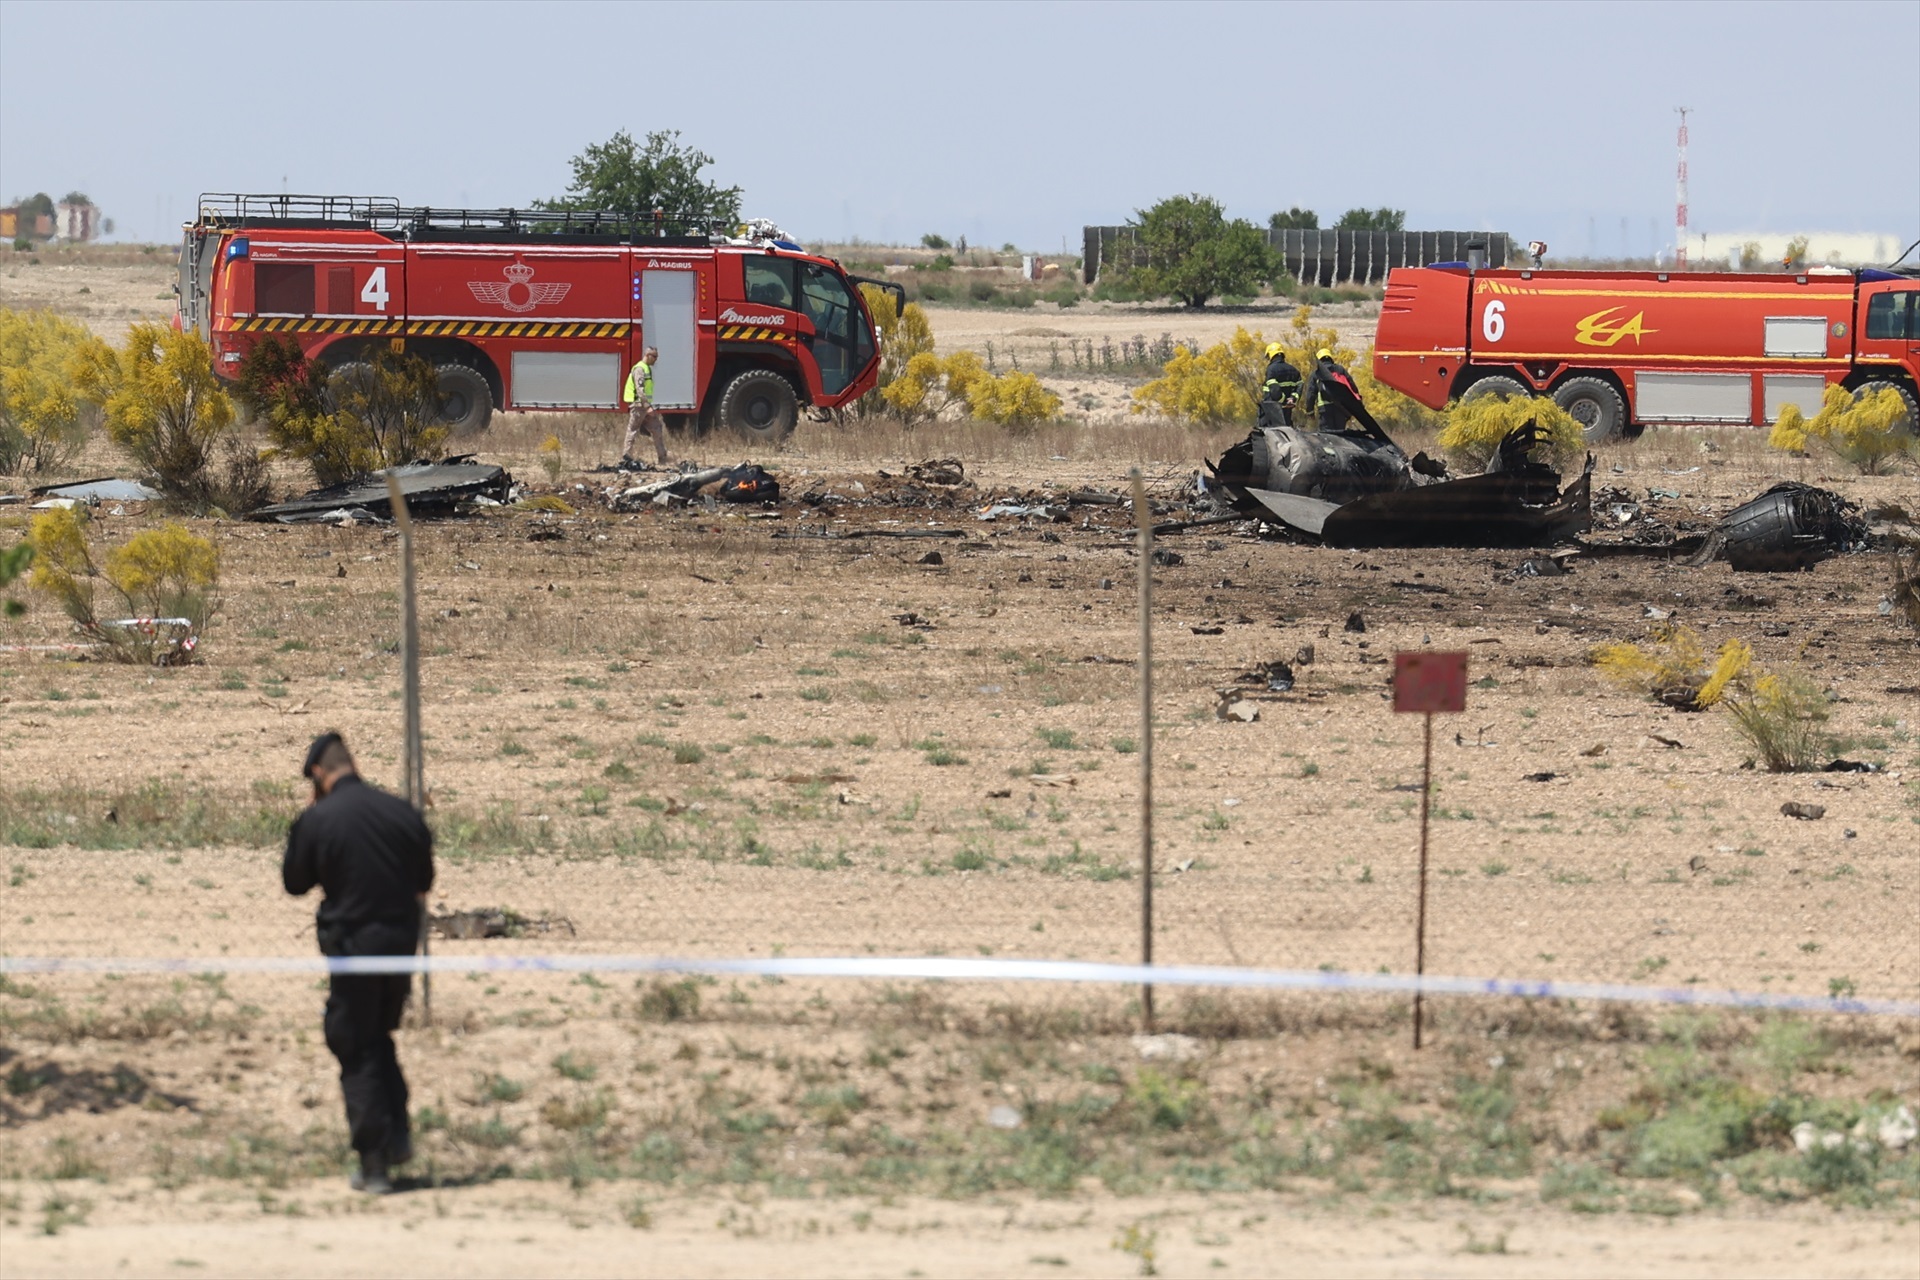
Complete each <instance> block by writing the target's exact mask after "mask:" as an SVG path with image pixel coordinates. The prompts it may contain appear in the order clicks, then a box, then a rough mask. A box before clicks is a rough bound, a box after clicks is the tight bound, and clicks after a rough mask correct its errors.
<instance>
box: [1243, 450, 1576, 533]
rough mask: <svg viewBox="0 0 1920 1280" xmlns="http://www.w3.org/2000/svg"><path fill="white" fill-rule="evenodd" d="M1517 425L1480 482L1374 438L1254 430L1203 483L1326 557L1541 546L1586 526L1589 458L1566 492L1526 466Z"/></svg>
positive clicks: (1542, 471) (1538, 467)
mask: <svg viewBox="0 0 1920 1280" xmlns="http://www.w3.org/2000/svg"><path fill="white" fill-rule="evenodd" d="M1540 442H1541V437H1540V431H1539V428H1538V427H1537V426H1536V424H1534V423H1532V422H1528V423H1526V424H1525V425H1523V426H1521V427H1520V428H1518V429H1517V430H1515V431H1513V432H1512V433H1511V434H1509V435H1508V436H1507V438H1506V439H1504V440H1502V441H1501V443H1500V449H1499V452H1498V453H1497V454H1496V455H1495V456H1494V459H1493V461H1492V462H1491V463H1490V464H1489V465H1488V468H1487V470H1486V472H1485V473H1484V474H1482V475H1477V476H1466V477H1462V478H1458V479H1454V478H1451V477H1449V476H1448V475H1447V472H1446V468H1445V466H1444V465H1443V464H1441V463H1438V462H1435V461H1433V460H1432V459H1430V458H1428V457H1427V455H1425V454H1424V453H1423V454H1418V455H1416V456H1414V457H1412V458H1409V457H1408V456H1407V454H1406V452H1405V451H1404V450H1402V449H1401V448H1400V447H1399V446H1398V445H1396V444H1395V443H1393V441H1391V440H1389V439H1387V437H1386V434H1385V432H1382V431H1379V430H1378V428H1377V425H1376V426H1375V430H1374V431H1372V432H1368V433H1359V432H1329V431H1306V430H1302V429H1300V428H1298V427H1294V426H1272V425H1266V426H1260V427H1257V428H1255V429H1254V431H1253V433H1252V434H1251V435H1249V436H1248V437H1247V439H1246V440H1245V441H1243V442H1241V443H1240V444H1238V445H1236V446H1234V447H1233V448H1232V449H1229V450H1228V451H1227V453H1226V454H1225V455H1224V456H1223V457H1222V458H1221V460H1220V463H1219V464H1218V465H1217V466H1215V465H1213V464H1211V463H1210V464H1209V470H1210V471H1211V472H1212V474H1213V478H1214V481H1215V482H1216V483H1217V484H1218V485H1219V486H1220V488H1221V489H1222V490H1224V492H1225V494H1226V496H1227V498H1228V500H1229V501H1230V502H1231V503H1232V505H1233V506H1234V508H1235V509H1236V510H1237V511H1239V512H1241V513H1242V514H1244V515H1250V516H1255V517H1257V518H1259V519H1261V520H1265V521H1267V522H1268V523H1270V524H1279V525H1282V526H1284V527H1286V528H1288V529H1291V530H1293V531H1294V532H1295V533H1298V534H1302V535H1305V536H1307V537H1309V538H1315V539H1318V540H1319V541H1321V542H1324V543H1325V544H1326V545H1328V546H1333V547H1540V546H1551V545H1552V544H1553V543H1555V542H1561V541H1565V540H1567V539H1569V538H1571V537H1573V536H1574V535H1575V534H1578V533H1582V532H1585V531H1586V530H1587V529H1588V528H1590V527H1591V526H1592V523H1593V509H1592V497H1591V492H1592V490H1591V485H1592V474H1593V458H1592V456H1591V455H1589V456H1588V458H1587V466H1586V469H1585V470H1584V471H1582V472H1581V474H1580V476H1579V477H1578V478H1577V479H1576V480H1575V481H1574V482H1573V483H1572V484H1570V485H1568V486H1567V487H1566V488H1565V490H1562V489H1561V487H1560V474H1559V472H1557V471H1555V470H1554V469H1553V468H1552V467H1549V466H1547V465H1546V464H1544V463H1540V462H1535V461H1533V459H1532V456H1531V455H1532V453H1533V451H1534V449H1535V448H1536V447H1537V446H1538V445H1539V444H1540Z"/></svg>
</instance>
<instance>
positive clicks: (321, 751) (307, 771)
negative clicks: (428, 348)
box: [300, 732, 346, 778]
mask: <svg viewBox="0 0 1920 1280" xmlns="http://www.w3.org/2000/svg"><path fill="white" fill-rule="evenodd" d="M345 743H346V739H344V738H342V737H341V736H340V735H339V734H337V733H332V732H328V733H323V734H321V735H320V736H319V737H317V738H315V739H314V740H313V745H312V746H310V747H308V748H307V762H306V763H305V764H303V765H301V766H300V776H301V777H303V778H311V777H312V776H313V771H314V770H315V769H318V768H319V767H320V757H322V756H324V755H326V754H327V748H329V747H331V746H334V745H336V744H339V745H345Z"/></svg>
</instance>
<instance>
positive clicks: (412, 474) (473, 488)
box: [247, 454, 513, 524]
mask: <svg viewBox="0 0 1920 1280" xmlns="http://www.w3.org/2000/svg"><path fill="white" fill-rule="evenodd" d="M389 474H391V475H392V476H393V477H394V478H395V479H396V480H398V481H399V482H400V492H401V494H402V495H403V496H405V498H406V500H407V511H408V512H409V513H410V514H411V515H414V516H449V515H461V514H465V513H466V512H469V511H472V510H474V509H475V508H478V507H485V506H498V505H500V504H502V503H504V502H506V501H507V494H508V491H509V490H510V489H511V488H512V487H513V477H512V476H511V475H509V474H508V473H507V471H506V469H505V468H504V467H496V466H494V465H492V464H491V463H485V462H475V461H474V460H473V457H472V455H471V454H468V455H463V456H461V457H458V458H448V459H447V460H446V461H445V462H413V463H408V464H407V465H406V466H402V467H394V468H393V469H392V470H391V472H387V471H375V472H373V473H372V474H370V475H366V476H361V477H359V478H357V479H353V480H349V481H347V482H346V483H344V484H336V485H332V486H329V487H328V488H325V489H315V490H314V491H313V492H311V493H307V494H303V495H301V496H300V497H298V498H295V499H294V500H293V501H291V502H276V503H274V504H273V505H271V506H266V507H261V508H259V509H258V510H256V511H251V512H248V513H247V519H249V520H263V521H272V522H276V523H279V524H331V523H337V522H340V521H353V522H368V521H375V520H388V519H391V518H392V517H393V505H392V500H391V499H390V498H389V497H388V495H387V476H388V475H389Z"/></svg>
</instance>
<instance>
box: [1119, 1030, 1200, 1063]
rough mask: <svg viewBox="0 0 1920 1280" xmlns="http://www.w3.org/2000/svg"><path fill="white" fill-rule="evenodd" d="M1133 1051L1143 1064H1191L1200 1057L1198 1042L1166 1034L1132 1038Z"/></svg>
mask: <svg viewBox="0 0 1920 1280" xmlns="http://www.w3.org/2000/svg"><path fill="white" fill-rule="evenodd" d="M1133 1047H1134V1050H1135V1051H1136V1052H1137V1053H1139V1055H1140V1059H1141V1061H1143V1062H1191V1061H1192V1060H1193V1059H1195V1058H1197V1057H1199V1056H1200V1049H1201V1045H1200V1042H1199V1041H1198V1040H1196V1039H1194V1038H1193V1037H1192V1036H1183V1035H1179V1034H1177V1033H1174V1032H1168V1033H1166V1034H1164V1035H1157V1036H1135V1037H1133Z"/></svg>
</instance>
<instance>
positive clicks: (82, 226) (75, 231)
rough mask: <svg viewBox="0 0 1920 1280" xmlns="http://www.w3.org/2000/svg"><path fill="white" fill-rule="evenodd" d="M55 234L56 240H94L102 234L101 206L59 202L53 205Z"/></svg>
mask: <svg viewBox="0 0 1920 1280" xmlns="http://www.w3.org/2000/svg"><path fill="white" fill-rule="evenodd" d="M53 222H54V231H53V236H54V239H56V240H92V239H94V238H95V237H96V236H98V235H99V234H100V230H101V227H100V223H101V218H100V206H99V205H97V204H94V203H92V202H91V201H89V202H88V203H86V204H57V205H55V206H54V207H53Z"/></svg>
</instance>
